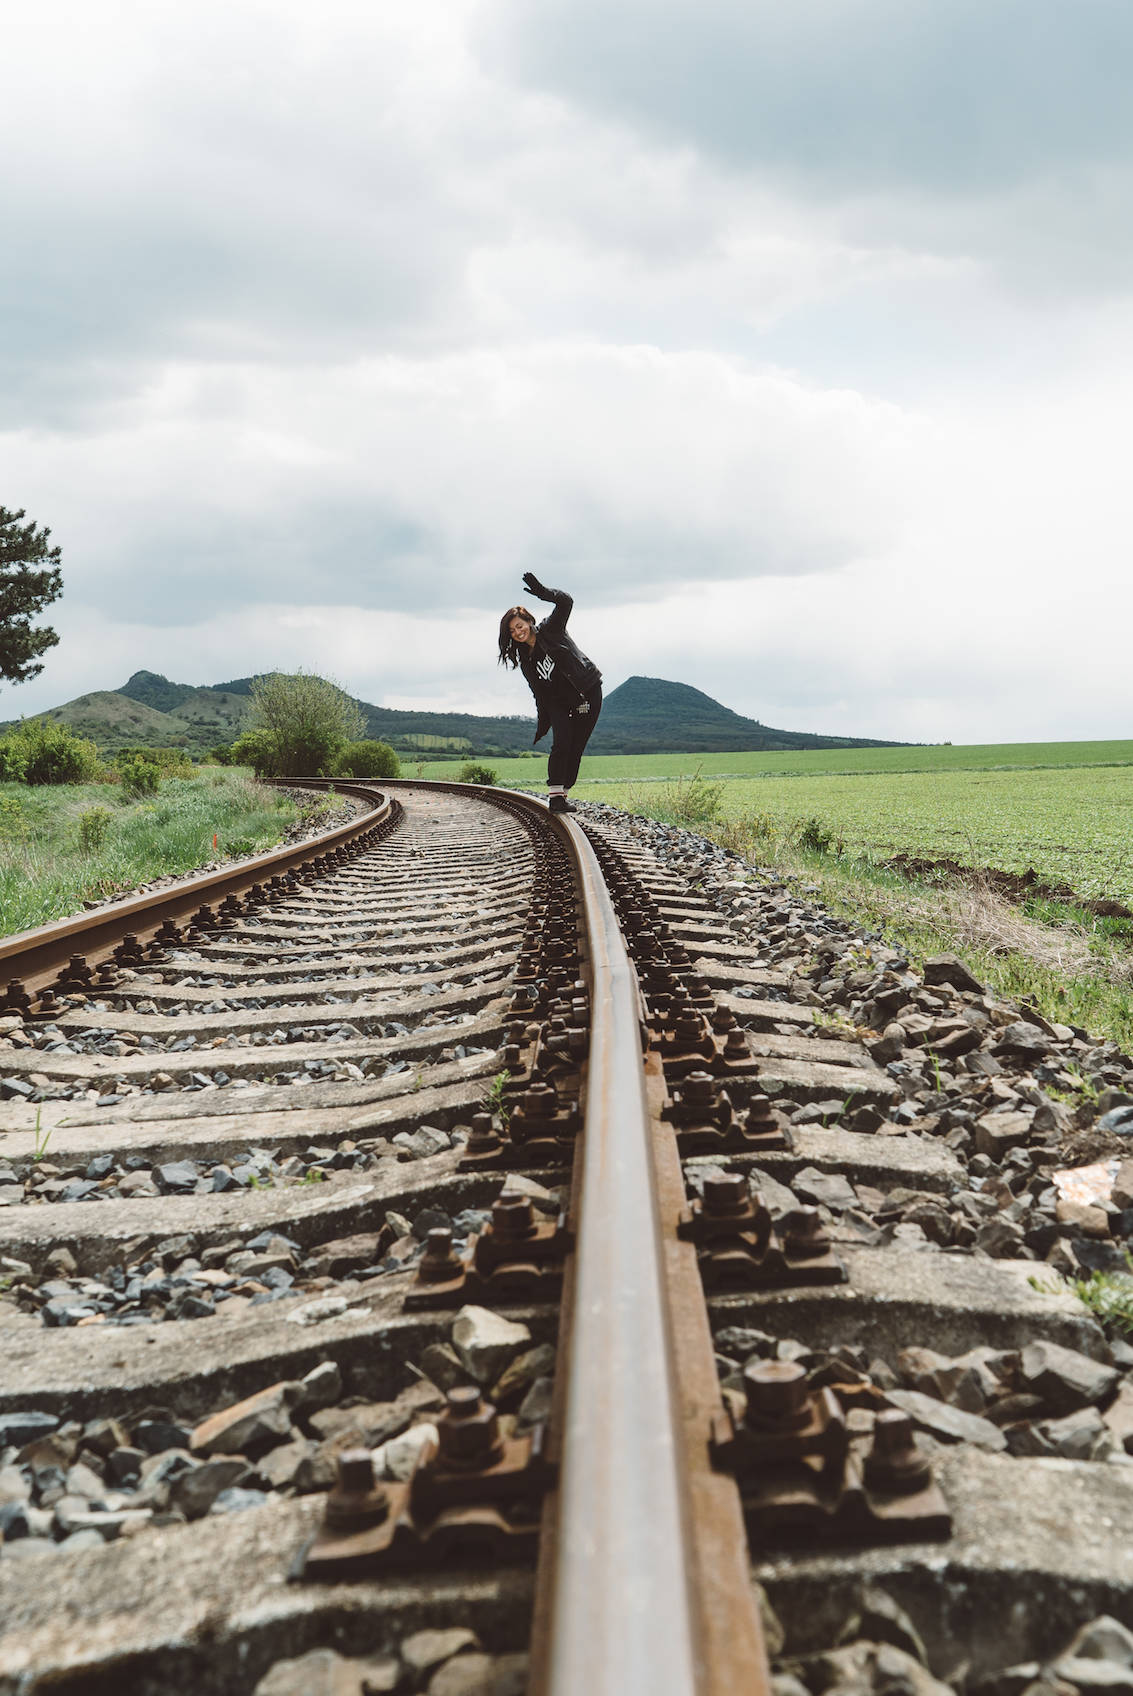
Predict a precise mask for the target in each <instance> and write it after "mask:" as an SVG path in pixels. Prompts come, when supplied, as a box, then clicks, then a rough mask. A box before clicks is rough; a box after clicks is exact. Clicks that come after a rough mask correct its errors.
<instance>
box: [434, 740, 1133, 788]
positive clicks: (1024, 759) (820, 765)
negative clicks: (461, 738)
mask: <svg viewBox="0 0 1133 1696" xmlns="http://www.w3.org/2000/svg"><path fill="white" fill-rule="evenodd" d="M549 745H550V739H549V738H547V739H546V740H545V741H544V742H542V743H540V745H539V749H537V750H535V756H534V761H535V763H533V761H532V758H531V757H529V756H525V757H524V758H522V759H495V758H493V759H492V760H491V764H492V765H493V766H495V768H496V770H497V771H498V772H499V774H500V782H501V783H507V784H514V785H517V786H521V785H523V784H530V783H532V782H533V781H534V782H539V781H541V780H542V778H543V777H544V776H545V775H546V773H545V770H544V769H542V768H543V767H545V763H546V752H547V748H548V747H549ZM698 766H699V767H700V768H701V770H702V771H703V773H704V775H705V776H706V777H723V776H727V777H755V778H761V779H762V778H770V777H795V776H798V777H816V776H820V775H822V774H824V773H838V774H841V775H844V776H847V777H863V776H870V775H874V774H878V773H880V774H891V773H894V772H950V771H1037V770H1044V769H1054V770H1057V769H1059V768H1064V767H1073V768H1075V769H1078V768H1081V767H1083V766H1133V742H987V743H977V744H973V745H971V746H967V747H955V748H954V747H952V746H951V744H947V745H943V746H937V747H931V748H816V749H810V750H807V751H798V750H792V749H786V750H783V751H781V752H772V753H748V754H744V753H729V754H593V755H587V756H586V757H585V758H584V759H583V762H582V779H583V781H584V782H589V783H603V782H606V783H608V782H614V783H647V782H660V781H662V780H664V779H666V778H673V777H678V776H680V775H682V774H684V775H686V776H687V775H689V774H690V773H692V772H694V771H695V770H696V769H697V767H698ZM459 767H460V761H459V760H431V761H429V762H428V764H427V766H426V769H425V773H424V775H425V776H426V777H435V778H451V777H453V776H455V774H456V772H457V771H458V770H459Z"/></svg>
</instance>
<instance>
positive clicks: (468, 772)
mask: <svg viewBox="0 0 1133 1696" xmlns="http://www.w3.org/2000/svg"><path fill="white" fill-rule="evenodd" d="M456 781H457V782H458V783H486V784H491V783H498V782H499V781H500V774H499V772H496V771H493V770H492V768H491V766H478V765H476V764H474V762H473V761H472V760H469V762H468V764H467V765H463V766H461V768H460V770H459V771H458V772H457V774H456Z"/></svg>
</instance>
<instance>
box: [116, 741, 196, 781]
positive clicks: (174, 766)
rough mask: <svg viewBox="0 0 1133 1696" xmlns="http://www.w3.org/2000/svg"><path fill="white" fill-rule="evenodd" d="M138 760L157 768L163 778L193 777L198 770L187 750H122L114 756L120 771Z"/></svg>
mask: <svg viewBox="0 0 1133 1696" xmlns="http://www.w3.org/2000/svg"><path fill="white" fill-rule="evenodd" d="M137 760H144V761H145V763H146V765H150V766H156V768H157V771H158V773H159V775H160V776H161V777H192V776H193V774H194V772H195V770H196V767H195V766H194V765H193V762H192V760H191V759H190V758H189V754H188V750H187V749H185V748H121V749H120V750H119V751H118V753H117V754H115V756H114V764H115V765H116V766H117V767H118V769H119V770H120V771H121V770H123V769H124V768H125V767H126V766H129V765H133V764H134V762H135V761H137Z"/></svg>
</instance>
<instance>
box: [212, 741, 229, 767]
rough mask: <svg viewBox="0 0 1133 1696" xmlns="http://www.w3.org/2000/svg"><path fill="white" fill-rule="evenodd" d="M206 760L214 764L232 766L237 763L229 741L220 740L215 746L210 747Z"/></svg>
mask: <svg viewBox="0 0 1133 1696" xmlns="http://www.w3.org/2000/svg"><path fill="white" fill-rule="evenodd" d="M205 760H206V761H207V762H208V763H209V764H211V765H214V766H231V765H235V764H237V762H236V761H235V760H234V759H233V758H232V748H231V746H230V744H229V743H227V742H218V743H217V745H216V747H215V748H210V749H209V751H208V753H207V754H206V755H205Z"/></svg>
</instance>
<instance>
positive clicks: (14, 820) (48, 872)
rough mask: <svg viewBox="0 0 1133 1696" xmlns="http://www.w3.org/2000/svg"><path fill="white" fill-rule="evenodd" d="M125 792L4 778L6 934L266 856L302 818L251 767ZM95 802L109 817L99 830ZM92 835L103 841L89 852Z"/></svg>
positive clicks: (0, 873) (1, 835) (1, 925)
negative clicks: (178, 877)
mask: <svg viewBox="0 0 1133 1696" xmlns="http://www.w3.org/2000/svg"><path fill="white" fill-rule="evenodd" d="M121 794H122V792H121V790H120V789H118V788H115V787H113V786H111V785H108V784H60V785H58V786H50V787H40V788H29V787H27V786H26V785H24V784H19V783H4V784H0V934H3V935H5V936H10V935H12V934H13V933H15V932H18V931H23V930H31V929H33V928H34V927H35V926H37V925H44V924H49V923H50V922H51V921H52V920H53V919H60V918H64V917H66V916H68V915H70V914H72V913H77V912H80V911H81V910H82V907H83V903H84V902H85V901H98V900H105V899H107V898H113V897H114V896H116V895H125V894H126V893H127V892H128V891H129V890H130V889H132V888H134V887H135V885H137V884H139V883H146V882H148V881H149V880H150V879H151V878H155V877H162V876H166V875H168V874H170V873H175V874H180V873H186V872H191V871H194V870H195V869H196V868H197V867H199V866H202V865H205V864H207V863H208V862H209V861H210V860H212V859H215V858H217V857H218V856H223V855H231V854H240V853H249V852H253V851H255V852H260V853H264V852H266V851H267V850H268V849H269V848H271V847H274V846H275V844H276V843H277V842H278V841H279V840H280V838H281V837H282V835H283V833H284V831H285V830H286V829H287V827H288V825H289V824H291V823H292V822H293V821H294V820H295V819H296V818H298V816H299V809H298V808H297V807H296V806H295V804H294V802H292V801H289V800H288V799H287V798H286V797H285V796H283V795H281V794H277V793H276V791H275V790H272V789H269V788H267V787H266V785H264V784H260V783H256V782H255V780H254V779H253V778H252V777H251V776H250V775H249V774H248V773H247V772H246V771H241V770H238V769H231V768H224V767H220V766H205V767H204V768H202V770H201V771H200V772H199V773H198V774H197V775H196V776H195V777H193V778H191V779H189V778H167V779H166V780H165V781H164V782H163V783H162V784H161V787H160V789H159V790H158V792H157V794H156V795H153V796H150V797H148V798H147V799H146V800H144V801H138V802H132V803H124V802H123V801H122V800H121V799H120V797H121ZM95 809H104V810H105V811H106V812H108V813H109V815H110V817H109V821H108V822H106V821H95V823H96V828H95V829H93V830H92V829H91V828H90V826H91V820H90V814H91V813H92V812H93V811H94V810H95ZM84 815H86V816H87V824H86V828H85V830H84V824H83V822H82V821H83V818H84ZM84 835H85V838H86V840H87V842H88V843H90V842H93V841H98V846H97V847H93V848H90V849H84V847H83V845H82V844H83V839H84ZM214 835H215V836H216V837H217V838H218V847H217V849H216V850H214V849H213V845H212V839H213V836H214ZM99 839H101V840H99Z"/></svg>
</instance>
